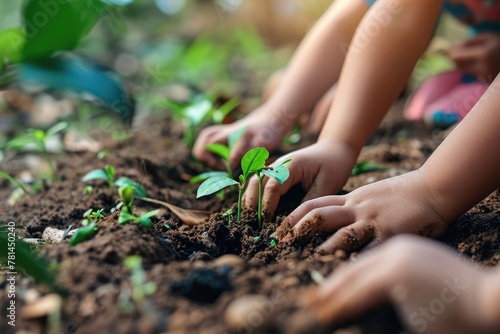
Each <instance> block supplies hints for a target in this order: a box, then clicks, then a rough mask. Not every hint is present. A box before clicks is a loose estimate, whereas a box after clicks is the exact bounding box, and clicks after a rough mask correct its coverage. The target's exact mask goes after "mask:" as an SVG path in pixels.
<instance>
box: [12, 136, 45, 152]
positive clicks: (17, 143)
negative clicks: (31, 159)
mask: <svg viewBox="0 0 500 334" xmlns="http://www.w3.org/2000/svg"><path fill="white" fill-rule="evenodd" d="M30 144H36V145H37V146H39V145H38V143H37V141H36V140H35V138H34V137H33V136H32V135H31V134H28V135H24V136H20V137H17V138H14V139H12V140H9V141H8V142H7V144H5V148H6V149H8V150H19V149H22V148H25V147H26V146H27V145H30Z"/></svg>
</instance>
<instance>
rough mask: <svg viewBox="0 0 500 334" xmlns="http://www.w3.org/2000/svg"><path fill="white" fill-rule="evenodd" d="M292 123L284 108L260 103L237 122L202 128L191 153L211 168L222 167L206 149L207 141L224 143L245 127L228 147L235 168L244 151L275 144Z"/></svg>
mask: <svg viewBox="0 0 500 334" xmlns="http://www.w3.org/2000/svg"><path fill="white" fill-rule="evenodd" d="M293 124H294V118H293V117H291V116H290V115H288V114H287V113H286V112H281V111H280V109H277V108H273V107H269V106H267V105H263V106H261V107H259V108H258V109H256V110H254V111H253V112H252V113H250V114H249V115H248V116H246V117H244V118H242V119H241V120H239V121H237V122H234V123H232V124H227V125H215V126H210V127H208V128H206V129H204V130H203V131H202V132H201V133H200V135H199V136H198V138H197V140H196V143H195V145H194V147H193V156H194V157H195V158H197V159H198V160H200V161H202V162H204V163H206V164H207V165H208V166H209V167H211V168H214V169H224V168H225V166H224V164H223V162H222V161H220V159H218V158H217V157H216V156H214V155H213V154H212V153H211V152H209V151H207V150H206V147H207V145H209V144H213V143H221V144H227V142H228V138H229V136H230V135H231V134H232V133H234V132H236V131H238V130H240V129H242V128H246V130H245V132H244V134H243V136H242V137H241V138H240V139H239V140H238V142H237V143H236V144H235V145H234V147H233V148H232V150H231V155H230V163H231V167H232V168H233V169H234V168H236V167H237V166H238V165H239V164H240V161H241V158H242V157H243V155H244V154H245V153H246V152H247V151H248V150H250V149H252V148H255V147H265V148H266V149H268V150H269V151H272V150H274V149H276V148H278V147H279V146H280V145H281V143H282V140H283V138H284V137H285V135H286V134H287V133H288V131H289V130H290V129H291V127H292V126H293Z"/></svg>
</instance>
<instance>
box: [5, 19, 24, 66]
mask: <svg viewBox="0 0 500 334" xmlns="http://www.w3.org/2000/svg"><path fill="white" fill-rule="evenodd" d="M25 42H26V40H25V37H24V32H23V31H22V29H21V28H10V29H5V30H4V31H2V32H0V69H2V68H3V65H4V61H7V62H8V63H17V62H19V61H21V60H22V49H23V46H24V43H25Z"/></svg>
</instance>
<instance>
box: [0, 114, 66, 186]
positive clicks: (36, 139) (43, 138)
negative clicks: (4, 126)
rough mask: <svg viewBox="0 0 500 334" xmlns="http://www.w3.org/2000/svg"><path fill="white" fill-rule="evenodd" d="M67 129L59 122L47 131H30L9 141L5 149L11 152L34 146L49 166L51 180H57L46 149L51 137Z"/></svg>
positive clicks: (63, 123) (64, 123) (52, 163)
mask: <svg viewBox="0 0 500 334" xmlns="http://www.w3.org/2000/svg"><path fill="white" fill-rule="evenodd" d="M67 127H68V123H66V122H60V123H57V124H56V125H54V126H52V127H51V128H49V129H48V130H47V131H44V130H41V129H30V130H28V132H27V133H26V134H24V135H22V136H20V137H17V138H14V139H12V140H11V141H9V142H8V143H7V145H6V148H7V149H13V150H29V149H31V147H33V146H34V147H35V148H37V149H38V150H39V151H40V152H41V153H42V155H43V157H44V158H45V160H46V161H47V164H48V165H49V168H50V171H51V177H52V179H54V180H58V179H59V177H58V175H57V173H56V169H55V167H54V162H53V161H52V159H51V157H50V153H49V151H48V149H47V142H48V140H49V139H50V138H51V137H53V136H54V135H56V134H57V133H58V132H61V131H62V130H64V129H66V128H67Z"/></svg>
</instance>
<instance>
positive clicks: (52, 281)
mask: <svg viewBox="0 0 500 334" xmlns="http://www.w3.org/2000/svg"><path fill="white" fill-rule="evenodd" d="M8 233H9V227H7V226H5V225H4V226H2V228H0V258H1V259H4V260H5V262H6V261H7V260H8V258H9V251H8V250H9V247H12V246H10V241H9V240H8ZM14 247H15V252H16V261H15V263H16V270H18V271H22V272H23V273H24V274H26V275H28V276H30V277H32V278H33V279H34V280H35V282H36V283H42V284H46V285H47V286H49V287H50V288H51V289H52V290H56V291H57V290H58V287H57V286H56V277H55V274H54V272H52V271H51V270H49V268H50V263H49V262H48V261H47V260H46V259H45V258H42V257H40V256H39V255H38V254H37V253H35V252H33V251H32V250H31V248H30V246H29V245H28V244H27V243H25V242H22V241H20V240H19V239H16V240H15V246H14Z"/></svg>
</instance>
